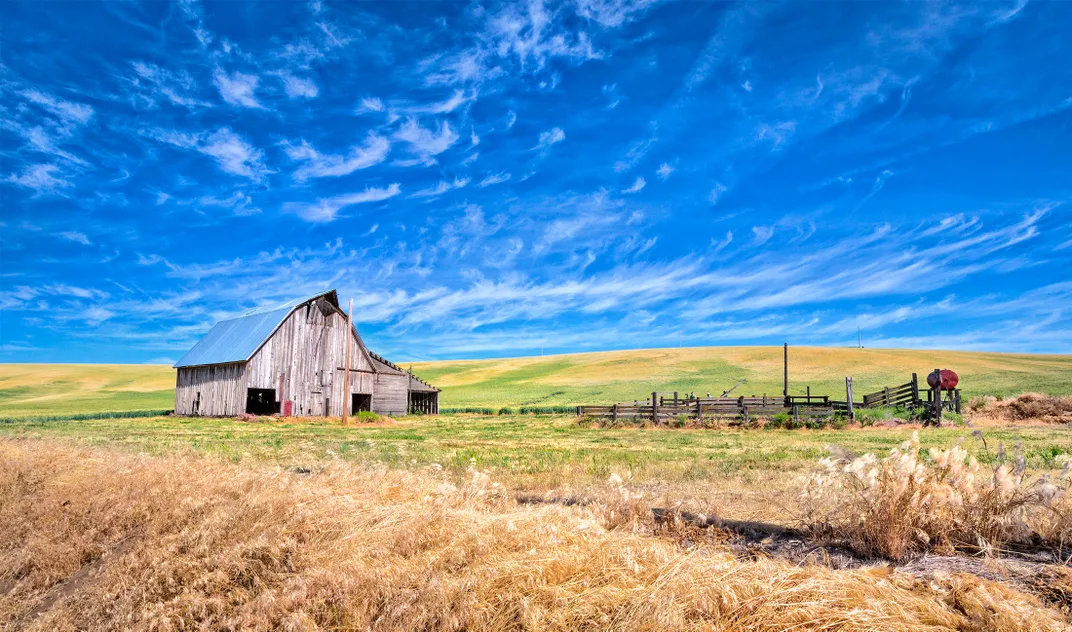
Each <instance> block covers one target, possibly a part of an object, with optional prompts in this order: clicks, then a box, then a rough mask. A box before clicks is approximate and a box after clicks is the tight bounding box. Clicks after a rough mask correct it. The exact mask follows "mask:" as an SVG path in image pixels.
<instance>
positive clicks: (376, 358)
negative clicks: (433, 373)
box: [369, 351, 440, 393]
mask: <svg viewBox="0 0 1072 632" xmlns="http://www.w3.org/2000/svg"><path fill="white" fill-rule="evenodd" d="M369 355H370V356H372V360H373V362H375V363H376V365H377V366H376V369H377V370H378V371H382V372H383V373H394V374H396V375H405V374H406V373H409V372H408V371H403V370H402V367H400V366H398V365H397V364H395V363H394V362H391V361H390V360H388V359H387V358H385V357H383V356H381V355H379V354H376V353H373V352H371V351H369ZM409 390H411V391H414V392H417V393H438V392H440V391H439V389H438V388H436V387H434V386H432V385H431V384H429V383H428V382H425V381H424V380H422V379H421V378H419V377H417V376H416V375H413V374H412V373H410V375H409Z"/></svg>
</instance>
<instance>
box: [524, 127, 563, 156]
mask: <svg viewBox="0 0 1072 632" xmlns="http://www.w3.org/2000/svg"><path fill="white" fill-rule="evenodd" d="M564 140H566V132H564V131H562V128H561V127H552V128H551V129H549V130H547V131H546V132H540V137H539V139H538V140H537V142H536V146H535V147H533V148H532V149H533V150H536V151H539V150H543V149H547V148H548V147H550V146H551V145H554V144H556V143H561V142H562V141H564Z"/></svg>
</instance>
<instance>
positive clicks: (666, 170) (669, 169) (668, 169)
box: [655, 162, 674, 182]
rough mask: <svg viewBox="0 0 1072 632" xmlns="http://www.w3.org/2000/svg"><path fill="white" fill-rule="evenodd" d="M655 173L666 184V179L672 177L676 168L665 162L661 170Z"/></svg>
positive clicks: (660, 166) (660, 167)
mask: <svg viewBox="0 0 1072 632" xmlns="http://www.w3.org/2000/svg"><path fill="white" fill-rule="evenodd" d="M655 173H656V174H657V175H658V176H659V179H660V180H662V181H664V182H665V181H666V179H667V178H669V177H670V174H672V173H674V167H673V166H671V165H670V163H668V162H664V163H663V164H661V165H659V168H658V169H656V170H655Z"/></svg>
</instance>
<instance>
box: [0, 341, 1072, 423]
mask: <svg viewBox="0 0 1072 632" xmlns="http://www.w3.org/2000/svg"><path fill="white" fill-rule="evenodd" d="M789 352H790V368H789V380H790V392H791V393H793V394H802V393H803V392H804V389H805V387H806V386H811V389H812V393H813V394H816V395H832V396H838V397H844V388H845V386H844V378H845V376H846V375H851V376H853V379H854V381H855V388H856V393H857V397H860V395H862V394H863V393H866V392H868V391H872V390H879V389H881V388H882V387H883V386H887V385H893V384H901V383H904V382H906V381H908V378H909V376H910V375H911V373H913V372H915V373H919V374H920V375H921V376H922V375H923V374H925V373H927V372H929V371H932V370H933V369H935V368H952V369H954V370H956V371H958V372H959V374H960V376H961V386H962V388H963V390H964V396H965V397H966V398H970V397H971V396H973V395H981V394H987V395H996V396H1005V395H1014V394H1017V393H1021V392H1024V391H1039V392H1043V393H1047V394H1050V395H1072V356H1058V355H1050V356H1042V355H1017V354H1002V353H972V352H953V351H933V352H932V351H915V350H902V349H830V348H809V347H791V348H790V350H789ZM403 365H404V366H407V367H408V366H409V364H407V363H403ZM412 366H413V370H414V372H415V373H416V374H417V375H419V376H421V377H422V378H424V379H425V380H427V381H428V382H430V383H432V384H435V385H436V386H438V387H440V388H442V389H443V394H442V399H441V402H440V405H441V407H443V408H452V407H472V406H480V407H484V406H490V407H504V406H505V407H519V406H528V405H537V406H553V405H576V404H594V403H603V402H615V401H618V402H631V401H633V400H634V399H643V398H644V397H645V396H646V395H647V394H650V393H651V391H652V390H659V391H675V390H676V391H679V392H681V393H688V392H695V393H697V394H706V393H708V392H711V393H713V394H715V395H718V394H720V393H721V392H722V391H723V390H725V389H727V388H730V387H731V386H733V385H734V384H736V383H737V382H738V381H739V380H742V379H743V380H746V383H745V384H744V385H742V386H741V387H739V388H738V389H737V390H736V391H734V393H735V394H755V395H762V394H764V393H766V394H772V395H773V394H778V393H781V390H782V350H781V348H780V347H703V348H695V349H652V350H641V351H612V352H605V353H582V354H572V355H560V356H546V357H533V358H509V359H501V360H471V361H469V360H467V361H444V362H414V363H412ZM174 385H175V371H174V369H172V368H170V367H166V366H159V365H79V364H66V365H36V364H6V365H0V418H4V417H27V416H47V415H61V414H79V413H96V412H102V411H114V412H119V411H130V410H167V409H170V408H172V407H173V406H174Z"/></svg>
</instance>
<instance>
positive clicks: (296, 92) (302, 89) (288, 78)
mask: <svg viewBox="0 0 1072 632" xmlns="http://www.w3.org/2000/svg"><path fill="white" fill-rule="evenodd" d="M279 77H280V78H281V79H282V80H283V89H284V90H285V91H286V93H287V96H288V97H290V98H292V99H297V98H303V99H313V98H316V96H317V95H318V94H320V89H319V88H317V86H316V83H315V82H314V81H313V80H312V79H306V78H304V77H299V76H297V75H293V74H291V73H289V72H281V73H279ZM251 95H252V92H251ZM247 107H249V106H247Z"/></svg>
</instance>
